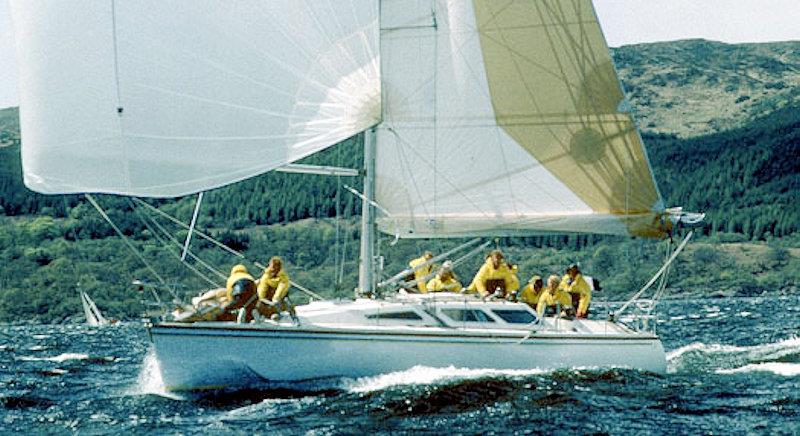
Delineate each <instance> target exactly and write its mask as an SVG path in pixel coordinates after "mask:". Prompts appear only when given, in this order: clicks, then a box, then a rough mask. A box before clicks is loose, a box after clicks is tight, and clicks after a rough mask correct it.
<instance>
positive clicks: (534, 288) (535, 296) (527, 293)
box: [517, 275, 544, 308]
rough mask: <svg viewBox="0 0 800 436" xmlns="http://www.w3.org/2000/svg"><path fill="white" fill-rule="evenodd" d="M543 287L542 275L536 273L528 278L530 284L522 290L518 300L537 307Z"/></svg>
mask: <svg viewBox="0 0 800 436" xmlns="http://www.w3.org/2000/svg"><path fill="white" fill-rule="evenodd" d="M543 289H544V283H543V282H542V277H541V276H538V275H534V276H533V277H531V279H530V280H528V284H527V285H525V287H524V288H522V291H521V292H520V293H519V295H518V296H517V300H519V301H520V302H522V303H525V304H527V305H528V306H530V307H533V308H536V305H537V304H539V297H541V295H542V290H543Z"/></svg>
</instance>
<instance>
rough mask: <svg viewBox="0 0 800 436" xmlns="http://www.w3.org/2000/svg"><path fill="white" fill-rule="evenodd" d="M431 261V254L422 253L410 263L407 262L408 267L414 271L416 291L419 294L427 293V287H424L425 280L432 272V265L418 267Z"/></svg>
mask: <svg viewBox="0 0 800 436" xmlns="http://www.w3.org/2000/svg"><path fill="white" fill-rule="evenodd" d="M431 259H433V253H431V252H430V251H426V252H424V253H422V256H420V257H418V258H416V259H413V260H412V261H411V262H408V266H410V267H411V268H415V269H414V280H415V281H416V282H417V289H418V290H419V291H420V292H421V293H423V294H424V293H426V292H428V289H427V287H426V286H425V278H426V277H428V276H429V275H430V274H431V272H432V271H433V265H432V264H427V265H425V266H420V265H423V264H425V263H426V262H428V261H430V260H431Z"/></svg>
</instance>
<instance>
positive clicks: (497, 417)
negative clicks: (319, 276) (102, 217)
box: [0, 297, 800, 434]
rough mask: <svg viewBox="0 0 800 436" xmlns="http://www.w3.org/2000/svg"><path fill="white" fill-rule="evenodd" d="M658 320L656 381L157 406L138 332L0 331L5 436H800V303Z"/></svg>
mask: <svg viewBox="0 0 800 436" xmlns="http://www.w3.org/2000/svg"><path fill="white" fill-rule="evenodd" d="M658 310H659V317H660V324H659V326H658V327H659V334H660V335H661V336H662V340H663V342H664V346H665V348H666V349H667V352H668V361H669V362H668V363H669V373H668V374H667V375H663V376H662V375H655V374H650V373H646V372H640V371H633V370H573V371H567V370H563V371H555V372H542V371H536V370H531V371H515V372H502V371H491V370H466V369H459V368H421V367H416V368H412V369H409V370H407V371H403V372H398V373H391V374H384V375H380V376H377V377H371V378H364V379H342V380H336V381H331V382H326V384H324V385H304V386H289V387H282V388H279V389H278V388H276V389H272V390H263V389H261V390H255V389H254V390H249V391H248V390H244V391H237V392H217V393H213V394H206V395H204V396H192V397H189V396H174V395H168V394H166V393H164V392H162V390H161V387H160V384H159V376H158V372H157V365H156V362H155V359H154V358H153V355H152V351H151V348H150V343H149V340H148V338H147V333H146V331H145V330H144V328H143V327H142V326H140V325H137V324H129V325H123V326H118V327H87V326H82V325H22V326H0V432H2V433H4V434H5V433H12V432H21V433H24V434H31V433H34V434H40V433H50V434H61V433H76V432H77V433H81V434H106V433H120V432H126V433H128V432H133V433H137V434H141V433H152V434H201V433H202V434H244V433H246V434H253V433H266V432H276V433H278V434H336V433H378V432H386V433H409V432H426V433H447V434H451V433H464V434H483V433H486V432H495V433H499V434H506V433H542V432H546V433H567V432H569V433H576V432H577V433H610V434H631V433H635V434H642V433H654V434H674V433H690V434H699V433H704V434H706V433H714V434H742V433H761V434H800V334H798V331H799V330H798V328H799V327H800V297H784V298H775V299H726V300H712V299H708V300H694V301H673V302H664V303H662V304H661V305H660V306H659V309H658ZM498 359H502V356H498Z"/></svg>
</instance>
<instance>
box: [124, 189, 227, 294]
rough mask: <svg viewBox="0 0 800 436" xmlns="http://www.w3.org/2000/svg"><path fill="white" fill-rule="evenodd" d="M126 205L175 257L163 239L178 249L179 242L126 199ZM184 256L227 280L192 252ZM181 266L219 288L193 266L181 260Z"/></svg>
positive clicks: (217, 284)
mask: <svg viewBox="0 0 800 436" xmlns="http://www.w3.org/2000/svg"><path fill="white" fill-rule="evenodd" d="M128 203H129V204H130V206H131V209H133V211H134V212H135V213H136V215H137V216H138V217H139V219H140V220H141V221H142V222H143V223H144V225H145V227H147V229H148V230H150V232H151V233H152V234H153V235H154V236H155V237H156V239H157V240H158V241H159V242H160V243H161V245H162V246H163V247H164V249H165V250H166V251H167V252H168V253H170V254H172V255H175V252H174V251H173V250H171V249H169V246H168V243H167V241H166V240H165V239H164V238H166V239H168V240H169V241H170V242H172V243H173V244H175V245H176V246H178V247H180V241H178V240H177V239H175V238H174V237H173V236H172V235H171V234H170V233H169V232H168V231H167V229H165V228H164V226H162V225H161V224H160V223H159V222H158V221H156V220H155V219H153V218H152V217H150V216H148V215H144V214H143V213H141V212H140V211H139V209H138V208H136V207H135V206H134V204H133V202H131V201H130V199H128ZM148 221H150V222H152V224H153V225H154V226H156V227H157V228H158V230H159V231H160V232H161V233H162V234H163V237H161V236H159V234H158V232H156V230H155V229H153V228H152V227H151V226H150V224H149V223H148ZM186 254H187V255H188V256H189V257H191V258H192V259H194V260H195V261H196V262H197V263H199V264H200V265H202V266H203V267H205V268H206V269H208V270H209V271H211V272H212V273H214V274H216V275H217V277H219V278H221V279H222V280H227V278H228V277H227V276H226V275H225V274H224V273H222V272H221V271H219V270H217V269H216V268H214V267H213V266H211V265H209V264H208V263H206V262H205V261H203V260H202V259H200V258H199V257H197V255H195V254H194V253H193V252H192V251H187V252H186ZM178 259H179V260H180V256H178ZM181 264H182V265H183V266H185V267H187V268H189V269H190V270H191V271H192V272H194V273H195V274H196V275H197V276H198V277H200V278H201V279H203V280H205V281H206V282H208V283H209V284H211V285H212V286H216V287H220V284H219V283H217V282H215V281H214V280H212V279H211V278H209V277H208V276H207V275H206V274H203V273H202V272H201V271H200V270H198V269H197V268H195V267H194V266H192V265H190V264H189V263H187V262H185V261H184V260H181Z"/></svg>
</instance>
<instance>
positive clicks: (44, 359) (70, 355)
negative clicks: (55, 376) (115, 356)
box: [17, 353, 89, 363]
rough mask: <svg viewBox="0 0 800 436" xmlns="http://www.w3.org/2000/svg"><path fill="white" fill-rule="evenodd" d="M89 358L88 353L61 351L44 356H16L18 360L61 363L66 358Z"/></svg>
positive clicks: (66, 359)
mask: <svg viewBox="0 0 800 436" xmlns="http://www.w3.org/2000/svg"><path fill="white" fill-rule="evenodd" d="M88 358H89V355H88V354H84V353H62V354H59V355H58V356H46V357H36V356H19V357H17V359H18V360H25V361H28V362H36V361H41V362H57V363H63V362H66V361H68V360H86V359H88Z"/></svg>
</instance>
